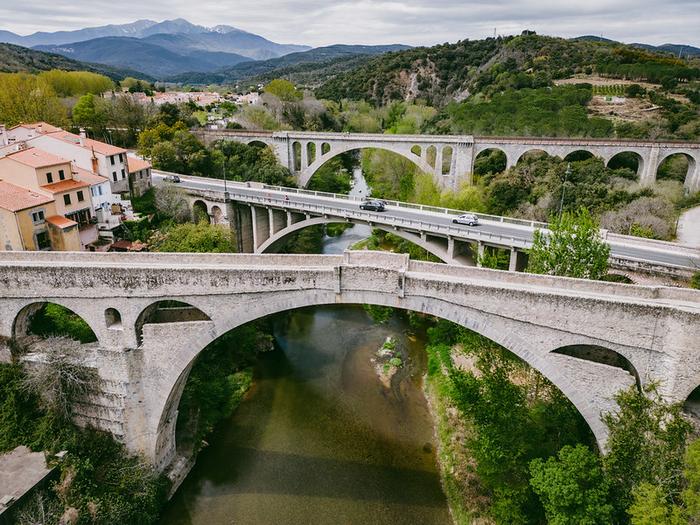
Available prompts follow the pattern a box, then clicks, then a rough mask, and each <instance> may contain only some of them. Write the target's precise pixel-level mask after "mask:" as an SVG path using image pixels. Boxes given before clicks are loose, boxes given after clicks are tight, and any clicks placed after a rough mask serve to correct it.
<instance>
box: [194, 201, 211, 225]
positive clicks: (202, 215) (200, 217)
mask: <svg viewBox="0 0 700 525" xmlns="http://www.w3.org/2000/svg"><path fill="white" fill-rule="evenodd" d="M192 218H193V219H194V222H197V223H199V222H202V221H207V222H211V219H210V217H209V208H208V207H207V203H206V202H204V201H203V200H201V199H197V200H196V201H194V203H192Z"/></svg>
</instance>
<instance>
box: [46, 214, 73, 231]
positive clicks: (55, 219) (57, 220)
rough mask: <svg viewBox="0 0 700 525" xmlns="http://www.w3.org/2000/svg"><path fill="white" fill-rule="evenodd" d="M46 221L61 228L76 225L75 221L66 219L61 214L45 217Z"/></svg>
mask: <svg viewBox="0 0 700 525" xmlns="http://www.w3.org/2000/svg"><path fill="white" fill-rule="evenodd" d="M46 222H48V223H50V224H53V225H54V226H56V227H58V228H61V229H62V230H65V229H66V228H70V227H71V226H77V225H78V223H77V222H75V221H72V220H70V219H66V218H65V217H64V216H63V215H52V216H51V217H49V218H48V219H46Z"/></svg>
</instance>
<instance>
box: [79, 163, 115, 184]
mask: <svg viewBox="0 0 700 525" xmlns="http://www.w3.org/2000/svg"><path fill="white" fill-rule="evenodd" d="M72 169H73V179H74V180H79V181H82V182H87V183H88V184H89V185H90V186H94V185H96V184H102V183H103V182H107V181H108V180H109V179H108V178H107V177H103V176H102V175H96V174H94V173H93V172H91V171H88V170H86V169H83V168H79V167H78V166H76V165H75V164H74V165H73V166H72Z"/></svg>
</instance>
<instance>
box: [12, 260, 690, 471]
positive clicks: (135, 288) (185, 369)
mask: <svg viewBox="0 0 700 525" xmlns="http://www.w3.org/2000/svg"><path fill="white" fill-rule="evenodd" d="M0 266H2V267H3V272H2V275H3V281H4V284H6V285H7V286H6V287H5V290H6V291H5V292H4V293H3V295H2V297H0V336H2V337H0V341H5V342H7V341H10V340H11V338H12V336H13V327H15V326H16V321H15V320H16V319H17V316H18V314H20V312H22V311H23V309H24V308H25V307H26V306H27V305H29V304H32V303H36V302H44V301H50V302H56V303H58V304H62V305H64V306H66V307H68V308H70V309H71V310H73V311H74V312H76V313H77V314H78V315H80V316H81V317H83V318H84V319H85V320H86V321H87V322H88V324H89V325H90V326H91V327H92V328H93V331H94V332H95V335H96V336H97V338H98V342H97V343H95V344H91V345H86V346H85V352H86V355H85V362H86V363H87V364H88V365H89V366H94V367H95V368H97V370H98V373H99V375H100V377H101V379H102V384H103V387H102V388H103V390H104V392H103V395H101V396H96V399H95V400H94V401H93V405H86V408H85V410H86V412H85V413H84V414H82V420H83V421H86V422H88V423H90V424H92V425H94V426H97V427H98V428H102V429H105V430H107V431H109V432H112V433H113V434H114V435H115V436H116V437H117V438H119V439H121V440H122V441H124V443H125V444H126V446H127V447H128V448H129V449H130V450H132V451H134V452H139V453H142V454H144V456H145V457H146V458H147V459H148V460H149V461H151V462H152V463H153V464H154V465H156V466H157V467H158V468H159V469H160V470H167V469H171V468H173V466H174V465H177V464H180V463H181V461H180V460H179V459H178V458H177V457H176V447H175V423H176V416H177V405H178V401H179V397H180V395H181V393H182V388H183V387H184V383H185V381H186V378H187V375H188V373H189V369H190V367H191V365H192V363H193V360H194V359H195V358H196V356H197V355H198V354H199V352H200V351H201V350H202V349H203V348H205V347H206V345H207V344H209V343H210V342H211V341H213V340H215V339H216V338H218V337H220V336H221V335H223V334H224V333H226V332H228V331H229V330H231V329H233V328H236V327H238V326H240V325H242V324H245V323H247V322H249V321H252V320H255V319H258V318H260V317H264V316H266V315H269V314H272V313H276V312H281V311H285V310H290V309H295V308H299V307H302V306H308V305H324V304H376V305H382V306H392V307H396V308H401V309H406V310H414V311H417V312H423V313H426V314H430V315H434V316H437V317H440V318H444V319H448V320H450V321H453V322H455V323H458V324H460V325H462V326H465V327H467V328H469V329H471V330H474V331H476V332H478V333H480V334H482V335H484V336H486V337H489V338H490V339H492V340H494V341H495V342H497V343H499V344H501V345H502V346H504V347H505V348H507V349H508V350H510V351H511V352H513V353H514V354H515V355H517V356H519V357H520V358H521V359H523V360H524V361H525V362H527V363H528V364H530V365H531V366H533V367H534V368H536V369H537V370H539V371H540V372H542V373H543V374H544V375H545V376H546V377H547V378H549V379H550V380H551V381H552V382H553V383H554V384H555V385H556V386H557V387H558V388H559V389H560V390H561V391H562V392H563V393H564V394H565V395H566V396H567V397H568V398H569V399H570V400H571V401H572V402H573V403H574V405H575V406H576V407H577V408H578V410H579V411H580V412H581V414H582V415H583V417H584V418H585V419H586V421H587V422H588V424H589V425H590V427H591V429H592V431H593V433H594V435H595V436H596V439H597V440H598V443H599V444H600V446H601V447H604V445H605V440H606V429H605V426H604V425H603V423H602V422H601V420H600V415H601V414H602V413H604V412H607V411H610V410H613V409H614V408H615V405H614V401H613V399H612V397H613V395H614V394H615V393H616V392H617V391H618V390H619V389H621V388H625V387H627V386H629V385H632V384H634V383H635V382H636V378H635V377H634V376H633V374H631V373H629V372H628V371H627V370H624V369H622V368H619V367H615V366H610V364H608V363H605V362H600V361H596V360H589V359H586V358H582V357H581V356H580V355H570V354H571V352H568V353H567V352H560V351H559V350H560V349H563V348H568V347H588V348H603V349H607V350H610V351H612V352H616V353H617V354H619V355H620V356H621V357H622V358H624V360H626V361H625V362H628V363H629V364H630V366H631V367H632V370H634V371H636V373H637V375H638V376H639V381H640V382H641V383H642V384H644V383H647V382H649V381H658V382H660V385H661V387H660V388H661V393H662V394H663V395H664V396H665V397H666V398H667V399H669V400H674V401H684V400H685V399H686V398H687V397H688V395H690V393H691V392H692V391H693V390H694V389H695V388H696V387H697V386H698V385H699V384H700V348H698V346H697V341H698V340H699V339H700V292H697V291H694V290H686V289H670V288H660V287H642V286H630V285H618V284H611V283H598V282H590V281H580V280H573V279H564V278H554V277H548V276H535V275H527V274H518V273H510V272H499V271H494V270H482V269H477V268H464V267H456V266H448V265H443V264H433V263H421V262H415V261H410V260H408V257H407V256H404V255H398V254H390V253H384V252H346V253H345V254H344V255H340V256H323V255H305V256H297V255H294V256H283V255H248V254H237V255H231V254H109V253H107V254H101V253H99V254H92V253H64V252H46V253H43V252H39V253H34V252H8V253H4V254H0ZM161 301H177V302H178V303H185V308H184V309H183V310H185V311H186V312H183V313H185V314H187V315H186V317H177V316H175V317H169V318H168V319H165V320H162V321H163V322H154V323H151V322H147V323H145V324H143V325H142V326H141V328H140V329H141V335H142V338H141V340H140V341H139V340H138V339H137V338H138V330H139V327H138V320H139V319H143V316H142V314H143V312H144V311H148V309H149V308H152V307H153V305H154V304H156V303H158V302H161ZM110 309H111V310H114V311H116V312H118V313H119V323H114V322H113V321H114V312H113V311H111V310H110ZM107 312H110V314H111V315H110V316H108V315H106V314H107ZM192 312H197V313H198V314H197V315H196V316H192V315H191V314H192ZM171 313H172V312H171ZM6 350H7V349H6ZM1 351H2V347H1V346H0V352H1Z"/></svg>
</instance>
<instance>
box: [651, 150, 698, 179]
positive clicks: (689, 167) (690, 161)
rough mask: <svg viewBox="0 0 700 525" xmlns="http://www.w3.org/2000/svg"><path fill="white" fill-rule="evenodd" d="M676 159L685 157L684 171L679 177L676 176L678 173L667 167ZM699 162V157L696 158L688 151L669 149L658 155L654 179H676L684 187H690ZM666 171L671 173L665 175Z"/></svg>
mask: <svg viewBox="0 0 700 525" xmlns="http://www.w3.org/2000/svg"><path fill="white" fill-rule="evenodd" d="M676 159H677V160H681V159H685V162H686V166H685V173H683V174H681V176H680V177H679V176H678V174H676V173H673V170H669V169H668V168H669V167H670V166H669V165H670V163H672V162H673V161H674V160H676ZM699 162H700V159H696V158H695V156H694V155H693V154H692V153H690V152H688V151H669V152H667V153H666V154H665V155H663V156H661V155H660V156H659V161H658V165H657V167H656V179H657V180H660V179H664V178H666V179H671V180H678V181H679V182H681V183H682V184H684V185H685V186H686V187H690V186H691V183H692V182H693V179H694V178H695V177H696V175H697V172H698V163H699ZM666 171H670V172H671V173H669V174H668V176H665V175H666V173H665V172H666Z"/></svg>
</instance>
